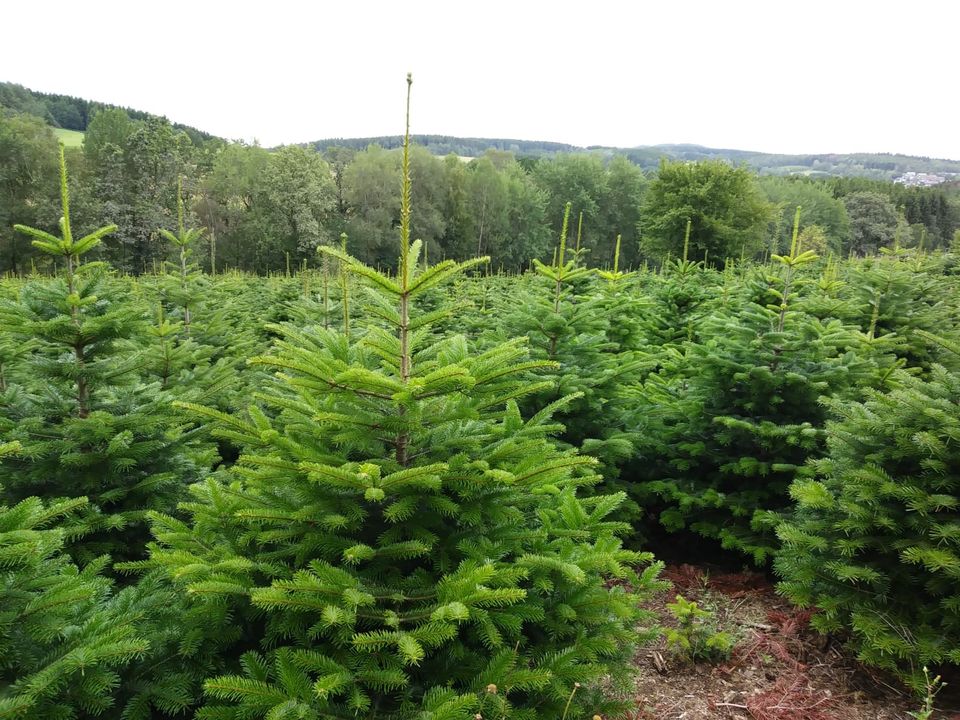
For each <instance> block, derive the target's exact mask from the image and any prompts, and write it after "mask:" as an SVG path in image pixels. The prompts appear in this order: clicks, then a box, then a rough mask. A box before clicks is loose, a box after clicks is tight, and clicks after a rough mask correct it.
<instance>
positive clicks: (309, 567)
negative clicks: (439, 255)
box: [149, 106, 657, 719]
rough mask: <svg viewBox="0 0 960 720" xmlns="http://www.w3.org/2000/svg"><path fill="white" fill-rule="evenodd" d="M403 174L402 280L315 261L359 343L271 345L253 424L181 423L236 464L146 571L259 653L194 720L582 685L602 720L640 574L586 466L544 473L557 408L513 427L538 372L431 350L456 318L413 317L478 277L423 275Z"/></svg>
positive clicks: (374, 709)
mask: <svg viewBox="0 0 960 720" xmlns="http://www.w3.org/2000/svg"><path fill="white" fill-rule="evenodd" d="M408 107H409V106H408ZM408 151H409V135H408V141H407V143H406V144H405V149H404V160H403V186H402V212H401V226H400V240H401V254H400V259H399V263H398V265H399V269H398V271H397V274H396V275H385V274H382V273H380V272H378V271H376V270H374V269H372V268H369V267H367V266H365V265H362V264H360V263H359V262H358V261H356V260H355V259H353V258H351V257H350V256H348V255H346V254H344V253H342V252H340V251H338V250H333V249H325V252H327V253H329V254H331V255H332V256H334V257H335V258H336V259H338V260H339V261H340V262H341V263H343V264H344V265H345V267H346V268H347V269H348V270H349V272H350V273H352V274H353V275H354V277H356V278H357V279H358V280H359V281H361V282H362V283H364V285H365V288H366V297H365V301H366V308H365V311H364V313H363V315H362V318H364V320H363V323H362V327H361V323H360V321H359V320H358V322H357V323H356V324H355V326H354V331H353V332H351V334H350V335H347V334H345V333H343V332H342V331H340V330H339V329H336V330H334V329H324V328H323V327H321V326H319V325H315V326H312V327H308V328H306V329H304V330H297V329H293V328H289V327H288V328H281V327H277V328H275V331H276V332H278V333H281V334H282V338H281V339H280V340H279V341H278V343H277V345H276V348H275V351H274V352H273V353H271V354H269V355H266V356H262V357H258V358H255V359H254V360H253V362H254V363H255V364H258V365H263V366H266V367H270V368H274V369H276V370H277V371H278V375H277V379H276V381H275V382H274V383H273V385H272V387H270V388H268V389H267V391H265V392H263V393H262V394H260V395H259V396H258V397H259V399H260V401H261V402H262V404H263V409H260V408H257V407H253V406H252V407H250V408H249V409H248V411H247V413H246V414H245V415H226V414H222V413H218V412H216V411H213V410H211V409H206V408H202V407H193V409H194V410H195V411H196V412H198V413H200V414H201V415H204V416H206V417H208V418H210V419H211V420H212V421H213V422H214V428H215V429H214V432H215V433H217V434H219V435H221V436H223V437H227V438H230V439H231V440H232V441H234V442H236V443H238V444H241V445H242V446H243V447H244V454H243V455H242V457H241V458H240V460H239V462H238V464H237V466H236V468H235V472H234V473H233V475H232V478H226V477H224V478H211V479H210V480H209V481H208V482H206V483H205V484H202V485H198V486H195V488H194V500H193V501H192V502H191V503H190V504H189V505H187V508H188V509H189V511H190V513H191V516H192V521H191V524H190V525H187V524H183V523H179V522H177V521H175V520H172V519H170V518H164V517H161V516H157V523H156V528H155V532H156V536H157V543H156V546H155V547H154V549H153V553H152V558H151V561H150V563H149V565H152V566H157V567H161V568H165V569H166V570H167V571H168V572H169V573H171V576H172V577H173V578H174V579H175V581H176V582H178V583H180V584H183V585H184V586H186V588H187V590H188V591H189V592H190V594H192V595H193V596H194V597H195V598H197V601H198V602H200V603H214V604H219V605H221V606H222V605H223V604H227V605H228V606H229V607H230V608H231V612H233V613H234V614H235V617H236V620H235V622H237V623H240V624H241V625H242V626H243V627H244V628H245V630H246V633H247V638H246V642H247V643H248V644H251V645H253V646H254V647H255V648H256V650H251V651H249V652H246V653H245V654H243V655H242V657H241V658H240V663H239V666H238V667H237V668H236V673H235V674H231V675H224V676H220V677H215V678H212V679H210V680H208V681H207V683H206V690H207V694H208V698H209V700H208V703H207V705H206V706H205V707H204V708H203V709H201V710H200V712H199V714H198V717H203V718H218V719H224V718H259V717H264V718H265V717H270V718H277V719H279V718H294V717H297V718H301V717H340V718H347V717H354V716H357V715H363V716H371V717H372V716H373V715H376V716H379V717H391V718H413V717H432V718H438V719H439V718H450V719H454V718H457V719H459V718H464V719H466V718H473V717H475V716H476V715H477V714H481V715H483V716H484V717H502V716H509V717H511V718H543V719H546V718H557V717H560V716H561V714H563V713H564V707H565V705H567V704H569V703H570V698H571V693H572V692H573V691H574V689H575V688H577V687H579V685H578V683H579V684H580V685H582V686H583V689H582V691H580V692H577V693H575V695H576V697H575V699H574V701H573V702H574V709H573V710H571V712H575V713H576V714H579V715H582V714H583V712H586V711H587V710H589V711H590V712H605V711H606V710H608V709H611V708H613V707H614V706H615V705H616V703H615V702H614V701H608V700H605V699H604V698H603V697H602V696H601V693H600V692H599V686H598V685H597V683H598V681H599V680H600V678H601V677H605V676H607V675H608V674H610V675H612V676H613V679H614V680H616V679H617V677H618V676H620V675H621V674H622V671H623V670H624V669H625V668H626V666H627V660H628V658H629V657H630V649H629V648H630V646H631V645H632V644H633V643H634V642H635V641H636V640H637V636H636V634H635V631H634V625H635V623H636V622H637V620H638V619H639V618H640V617H641V613H640V612H639V611H638V609H637V601H638V599H639V597H642V596H643V594H645V593H646V592H647V591H649V589H650V588H651V587H652V586H653V585H654V584H655V580H654V578H655V575H656V571H657V566H655V565H650V566H648V569H647V570H646V571H645V572H644V573H643V574H642V575H637V574H636V573H635V572H634V571H633V570H631V569H630V566H635V565H638V564H644V563H649V562H650V556H649V555H648V554H640V553H633V552H628V551H625V550H623V549H622V548H621V546H620V541H619V540H618V538H617V536H618V535H619V534H620V533H623V532H625V531H626V530H627V529H628V528H627V527H626V526H624V525H622V524H620V523H615V522H611V521H609V520H607V519H606V516H607V515H608V514H609V513H611V512H612V511H613V510H614V509H615V508H616V506H617V505H618V504H619V503H620V502H622V500H623V497H622V496H597V497H594V498H591V499H589V500H581V499H578V498H577V496H576V488H577V487H579V486H582V485H586V484H592V483H595V482H596V481H597V480H598V478H597V477H596V476H595V475H594V474H593V472H592V470H591V468H592V467H593V465H594V464H595V463H594V461H593V460H592V459H591V458H588V457H583V456H580V455H578V454H577V453H576V452H573V451H563V452H561V451H558V450H556V449H555V446H554V445H553V443H552V442H551V441H550V440H549V436H550V434H551V433H553V432H555V431H556V429H557V426H556V425H555V424H554V423H552V422H551V421H550V413H551V411H552V410H553V409H555V408H545V409H544V410H543V411H541V412H540V413H538V414H537V415H535V416H534V417H532V418H530V419H529V420H524V419H523V418H522V417H521V415H520V413H519V411H518V408H517V404H516V400H517V399H518V398H522V397H523V396H524V395H526V394H528V393H529V392H531V391H533V390H537V389H539V388H538V387H537V386H533V387H531V386H529V385H528V384H526V385H525V384H524V383H523V382H521V380H520V378H521V374H522V373H523V372H525V371H528V370H533V369H536V368H546V367H549V366H551V364H550V363H549V362H547V361H542V360H533V361H531V360H527V359H526V357H525V356H526V351H525V349H524V347H523V342H522V341H521V340H515V341H512V342H508V343H505V344H502V345H498V346H495V347H492V348H490V349H488V350H486V351H485V352H481V353H476V352H472V351H471V348H470V347H469V345H468V344H467V342H466V340H465V339H464V338H462V337H447V338H443V337H438V336H437V335H436V334H434V333H433V332H432V326H433V325H434V324H435V323H437V322H438V321H440V320H442V319H443V318H445V317H447V316H448V315H449V312H450V310H449V309H438V310H434V311H431V312H426V313H424V312H422V311H420V310H419V308H418V301H419V300H420V298H422V297H423V296H424V294H425V293H426V292H428V290H430V289H431V288H435V287H438V286H439V285H440V284H441V283H444V282H446V281H448V280H449V279H451V278H452V277H453V276H455V275H456V274H458V273H462V272H463V271H464V270H466V269H467V268H469V267H471V266H474V265H476V264H477V262H479V261H474V262H471V263H463V264H458V263H455V262H453V261H450V260H446V261H442V262H440V263H438V264H436V265H431V266H421V265H419V263H418V256H419V252H420V243H419V242H413V243H411V242H410V234H409V233H410V184H409V171H408V168H409V165H408ZM561 404H562V402H561V403H558V405H561ZM607 578H621V579H624V580H627V581H628V582H629V583H630V584H631V586H632V587H633V588H634V591H627V590H625V589H624V588H622V587H617V588H613V589H610V588H608V587H607V584H606V579H607ZM638 593H639V595H638ZM257 646H259V647H257ZM573 716H574V715H571V717H573Z"/></svg>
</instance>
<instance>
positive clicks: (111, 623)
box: [0, 443, 147, 720]
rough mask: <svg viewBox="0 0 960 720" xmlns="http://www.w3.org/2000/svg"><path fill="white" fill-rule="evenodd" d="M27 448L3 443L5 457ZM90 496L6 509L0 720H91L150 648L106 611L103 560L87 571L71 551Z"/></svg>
mask: <svg viewBox="0 0 960 720" xmlns="http://www.w3.org/2000/svg"><path fill="white" fill-rule="evenodd" d="M20 450H21V448H20V445H19V443H0V459H2V458H4V457H10V456H11V455H15V454H17V453H19V452H20ZM86 504H87V500H86V498H75V499H70V500H60V501H55V502H51V503H47V504H44V503H43V502H42V501H41V500H40V499H38V498H35V497H31V498H27V499H26V500H23V501H22V502H19V503H17V504H16V505H14V506H12V507H9V506H7V505H5V504H2V503H0V567H2V568H3V572H2V573H0V718H5V719H7V718H9V719H14V718H22V719H24V720H27V719H31V718H44V719H45V720H46V719H48V718H49V719H50V720H57V719H59V718H64V719H66V718H87V717H93V716H97V715H100V714H102V713H103V712H104V711H106V710H107V709H109V708H110V707H112V705H113V692H114V690H115V687H116V685H117V682H118V676H117V674H116V670H117V668H118V667H120V666H123V665H126V664H127V663H129V662H131V661H132V660H134V659H135V658H137V657H138V656H140V655H142V654H143V652H144V651H145V650H146V648H147V643H146V642H145V641H144V640H143V639H142V638H141V637H139V636H138V634H137V632H136V629H135V628H134V626H133V622H132V620H131V618H130V617H119V616H117V615H116V614H114V613H111V612H110V609H109V607H108V605H107V599H108V596H109V590H110V582H109V581H108V580H106V579H105V578H104V577H102V576H101V575H100V574H99V573H100V571H101V570H102V569H103V566H104V565H105V563H106V562H107V558H105V557H104V558H101V559H100V560H98V561H97V562H95V563H92V564H90V565H87V566H86V567H84V568H82V569H81V568H78V567H77V566H75V565H74V564H73V563H72V562H71V561H70V559H69V557H68V556H67V555H66V553H65V552H64V543H65V541H66V539H67V538H68V537H69V532H68V531H66V530H65V529H64V525H70V523H69V522H65V520H67V519H68V518H69V517H70V516H71V515H73V514H75V513H77V512H80V511H82V510H83V508H84V507H85V506H86Z"/></svg>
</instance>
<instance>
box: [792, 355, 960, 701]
mask: <svg viewBox="0 0 960 720" xmlns="http://www.w3.org/2000/svg"><path fill="white" fill-rule="evenodd" d="M938 344H940V345H941V346H943V347H945V348H948V349H951V350H952V351H953V352H954V353H956V354H957V356H958V358H960V343H955V342H951V341H947V340H939V341H938ZM894 379H895V385H894V387H893V389H892V390H890V391H889V392H879V391H873V392H870V394H869V396H868V397H867V399H866V400H865V401H864V402H862V403H855V404H851V403H841V402H835V401H834V402H830V403H829V407H830V409H831V411H832V412H833V415H834V420H832V421H831V422H830V423H829V424H828V425H827V431H828V441H827V442H828V447H829V454H828V456H827V457H825V458H822V459H819V460H816V461H814V462H812V463H811V466H810V470H811V471H812V472H811V473H809V474H808V475H807V476H806V477H804V478H802V479H798V480H797V481H796V482H794V484H793V486H792V487H791V489H790V493H791V495H792V496H793V498H794V500H795V501H796V509H795V510H794V512H793V513H792V514H791V515H789V516H788V518H787V519H786V520H785V521H784V522H783V523H782V524H781V525H780V526H779V527H778V529H777V533H778V535H779V537H780V539H781V541H782V549H781V550H780V553H779V554H778V556H777V560H776V570H777V573H778V574H779V575H780V576H781V577H782V578H783V582H782V583H781V584H780V586H779V588H780V591H781V592H782V593H783V594H785V595H786V596H787V597H789V598H790V600H791V601H792V602H794V603H797V604H799V605H801V606H805V607H815V608H817V609H818V610H819V612H817V613H816V614H815V615H814V616H813V619H812V621H811V622H812V624H813V626H814V627H815V628H817V629H819V630H821V631H822V632H830V633H839V634H842V636H843V637H844V638H845V639H846V640H847V641H848V643H849V644H850V645H851V646H852V647H853V648H854V649H856V651H857V653H858V656H859V657H860V659H861V660H863V661H864V662H867V663H869V664H871V665H876V666H879V667H882V668H886V669H888V670H891V671H894V672H896V673H898V674H899V675H901V677H903V678H904V679H905V680H907V681H908V682H909V683H911V684H912V685H913V686H914V687H915V688H916V689H917V690H918V691H920V692H921V693H922V692H923V689H924V685H925V678H924V673H923V668H924V666H925V665H929V666H930V667H939V668H942V669H943V670H945V671H946V670H947V669H948V667H947V666H949V665H952V666H953V670H954V672H955V671H956V668H957V666H960V375H958V374H957V373H956V372H950V371H948V370H947V369H945V368H944V367H943V366H941V365H933V366H932V367H931V370H930V373H929V377H928V379H927V380H923V379H920V378H916V377H911V376H909V375H908V374H907V373H906V372H905V371H902V370H900V371H897V373H896V374H895V378H894Z"/></svg>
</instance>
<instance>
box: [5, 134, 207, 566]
mask: <svg viewBox="0 0 960 720" xmlns="http://www.w3.org/2000/svg"><path fill="white" fill-rule="evenodd" d="M60 170H61V174H60V178H61V199H62V209H63V215H62V217H61V220H60V228H61V235H60V236H59V237H57V236H53V235H51V234H49V233H46V232H44V231H42V230H38V229H35V228H30V227H24V226H17V229H18V230H20V231H21V232H23V233H25V234H27V235H29V236H31V237H33V238H34V240H33V244H34V245H35V246H36V247H38V248H40V249H41V250H43V251H44V252H45V253H47V254H49V255H51V256H54V257H56V258H58V259H60V260H61V261H62V262H63V263H64V266H65V268H64V271H63V274H62V276H61V277H58V278H56V279H54V280H52V281H46V280H42V279H37V280H35V281H31V282H29V283H27V284H25V285H24V286H23V288H22V289H21V292H20V294H19V297H18V298H17V299H4V300H2V301H0V318H2V320H3V331H2V332H3V335H2V336H0V337H4V338H5V340H4V341H0V344H3V345H5V344H6V342H8V341H13V342H17V341H19V342H23V343H29V345H28V347H29V348H30V351H29V352H28V353H20V357H19V358H17V362H18V364H20V365H21V367H20V369H19V371H18V372H17V375H16V378H15V379H16V380H17V381H18V385H19V386H20V388H21V390H20V391H19V392H14V391H13V390H9V391H8V392H7V393H5V394H4V395H2V396H0V398H2V399H3V400H4V405H3V406H2V407H3V410H4V413H3V415H2V416H0V438H2V439H4V440H6V441H18V442H20V443H21V445H22V451H21V452H20V453H19V454H18V455H16V456H13V457H10V458H6V459H4V460H3V461H0V462H2V464H0V467H2V469H3V471H4V475H3V478H4V486H5V487H4V489H3V491H2V492H3V495H2V497H3V498H5V499H6V500H8V501H11V502H18V501H20V500H22V499H24V498H27V497H29V496H31V495H40V496H42V497H46V498H61V497H73V496H77V495H85V496H87V497H89V498H90V499H91V501H92V504H91V506H90V507H89V508H88V509H87V510H86V511H84V512H82V513H80V515H81V518H80V520H79V525H78V527H77V528H75V529H74V531H73V532H74V535H75V536H76V535H79V534H85V535H86V536H85V537H84V538H83V539H82V540H78V541H76V544H75V545H74V546H73V548H72V549H73V550H74V551H75V552H76V553H77V557H79V558H81V559H83V561H84V562H89V561H91V560H92V559H93V558H95V557H97V556H99V555H100V554H102V553H104V552H112V551H118V552H121V553H123V554H125V555H127V556H136V555H138V554H139V553H140V552H142V548H143V543H144V540H145V537H144V534H145V533H144V531H145V527H144V525H143V515H144V512H145V511H146V510H147V509H149V508H154V509H168V510H169V509H172V508H173V506H174V505H175V503H176V501H177V499H178V497H179V495H180V491H181V488H182V486H183V483H184V481H185V480H187V479H189V478H190V477H191V476H192V475H194V474H195V472H196V471H195V469H193V467H192V462H191V461H190V460H189V459H188V458H186V457H185V456H184V455H183V454H182V453H181V451H180V449H181V447H182V445H183V443H184V441H185V440H186V437H187V436H186V435H185V434H184V431H183V429H181V428H178V427H177V426H176V423H175V421H174V420H173V419H172V417H171V415H170V413H169V411H167V410H166V408H165V406H166V405H167V404H168V403H169V398H166V397H164V396H163V395H162V394H160V393H158V392H157V391H156V388H154V387H150V386H145V385H142V384H140V383H139V382H138V381H137V378H136V375H135V373H134V370H135V369H136V365H137V363H138V358H137V356H136V355H133V354H125V353H123V352H122V347H121V343H122V342H123V341H129V340H132V339H134V338H137V337H140V336H139V333H140V331H141V329H142V321H141V315H140V311H139V308H138V307H137V305H136V304H131V303H126V302H124V301H123V299H122V298H121V297H120V295H119V292H118V290H117V288H116V286H115V285H114V283H113V281H112V280H111V278H110V277H109V276H108V274H107V271H106V269H105V268H104V267H103V266H102V265H100V264H98V263H86V264H83V263H82V262H81V259H82V257H83V255H84V254H86V253H89V252H90V251H92V250H93V249H94V248H95V247H96V246H97V245H98V244H99V243H100V241H101V239H102V238H103V237H104V236H105V235H107V234H109V233H110V232H112V231H113V230H114V229H115V226H107V227H103V228H100V229H99V230H95V231H94V232H92V233H89V234H88V235H85V236H84V237H82V238H80V239H74V237H73V233H72V229H71V223H70V202H69V191H68V185H67V175H66V166H65V163H64V158H63V153H62V151H61V155H60Z"/></svg>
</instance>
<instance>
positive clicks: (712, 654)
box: [666, 595, 734, 662]
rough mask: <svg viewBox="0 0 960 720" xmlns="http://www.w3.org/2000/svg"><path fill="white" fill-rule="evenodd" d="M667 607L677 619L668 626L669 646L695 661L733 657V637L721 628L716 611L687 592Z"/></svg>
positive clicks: (713, 660) (717, 660)
mask: <svg viewBox="0 0 960 720" xmlns="http://www.w3.org/2000/svg"><path fill="white" fill-rule="evenodd" d="M667 610H669V611H670V614H671V615H673V618H674V620H676V622H677V626H676V627H675V628H673V627H671V628H667V632H666V638H667V646H668V647H672V648H675V649H676V650H677V651H679V652H680V654H681V655H683V656H684V657H686V658H687V659H689V660H692V661H693V662H696V661H698V660H706V661H707V662H719V661H720V660H726V659H727V658H729V657H730V651H731V650H733V645H734V640H733V637H731V636H730V634H729V633H725V632H721V631H719V630H717V627H716V622H715V619H714V615H713V613H712V612H710V611H709V610H704V609H703V608H701V607H700V606H699V605H697V603H696V602H694V601H692V600H687V599H686V598H685V597H683V595H677V597H676V601H675V602H672V603H667Z"/></svg>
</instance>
